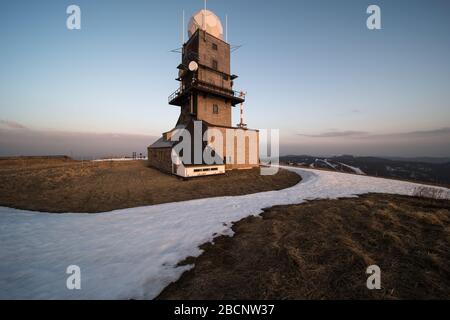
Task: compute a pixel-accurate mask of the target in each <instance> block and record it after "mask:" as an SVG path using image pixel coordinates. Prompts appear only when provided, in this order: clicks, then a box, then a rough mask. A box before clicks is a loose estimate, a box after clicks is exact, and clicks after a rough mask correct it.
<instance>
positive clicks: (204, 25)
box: [203, 0, 207, 30]
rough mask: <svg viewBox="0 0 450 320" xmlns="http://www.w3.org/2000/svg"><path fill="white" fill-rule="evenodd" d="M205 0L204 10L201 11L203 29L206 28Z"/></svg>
mask: <svg viewBox="0 0 450 320" xmlns="http://www.w3.org/2000/svg"><path fill="white" fill-rule="evenodd" d="M206 1H207V0H205V10H204V11H203V30H206Z"/></svg>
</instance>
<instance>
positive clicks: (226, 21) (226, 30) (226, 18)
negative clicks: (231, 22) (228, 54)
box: [225, 14, 228, 42]
mask: <svg viewBox="0 0 450 320" xmlns="http://www.w3.org/2000/svg"><path fill="white" fill-rule="evenodd" d="M225 42H228V15H227V14H226V15H225Z"/></svg>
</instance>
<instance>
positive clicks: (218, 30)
mask: <svg viewBox="0 0 450 320" xmlns="http://www.w3.org/2000/svg"><path fill="white" fill-rule="evenodd" d="M197 29H202V30H206V32H208V33H209V34H211V35H213V36H214V37H216V38H219V39H221V40H223V27H222V23H221V22H220V19H219V17H217V16H216V15H215V14H214V12H212V11H209V10H205V9H202V10H200V11H199V12H197V13H196V14H194V15H193V16H192V17H191V20H189V24H188V34H189V37H191V36H192V35H193V34H194V33H195V31H197Z"/></svg>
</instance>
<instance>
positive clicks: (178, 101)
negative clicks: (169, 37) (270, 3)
mask: <svg viewBox="0 0 450 320" xmlns="http://www.w3.org/2000/svg"><path fill="white" fill-rule="evenodd" d="M188 32H189V40H188V41H187V42H186V43H184V44H183V49H182V59H181V64H180V65H179V66H178V69H179V73H178V75H179V76H178V78H177V80H178V81H179V82H180V87H179V89H178V90H177V91H175V92H174V93H173V94H172V95H170V97H169V104H171V105H174V106H179V107H180V117H179V119H178V122H177V125H182V124H187V123H188V122H189V121H191V120H198V121H205V122H206V123H208V124H211V125H217V126H224V127H231V126H232V123H231V116H232V108H233V107H234V106H235V105H237V104H239V103H242V102H243V101H244V98H243V95H242V94H240V93H239V92H236V91H234V90H233V82H234V80H235V79H236V78H237V76H236V75H232V74H231V68H230V54H231V48H230V45H229V44H228V43H226V42H225V41H224V40H223V27H222V24H221V22H220V19H219V18H218V17H217V16H216V15H215V14H214V13H212V12H211V11H209V10H205V9H203V10H200V11H199V12H198V13H196V14H195V15H194V16H193V17H192V18H191V20H190V22H189V25H188Z"/></svg>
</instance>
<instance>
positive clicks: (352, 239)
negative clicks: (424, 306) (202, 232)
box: [159, 194, 450, 299]
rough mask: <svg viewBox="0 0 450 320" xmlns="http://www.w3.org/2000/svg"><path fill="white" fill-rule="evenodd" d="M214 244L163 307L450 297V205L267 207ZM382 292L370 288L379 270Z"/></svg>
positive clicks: (375, 199)
mask: <svg viewBox="0 0 450 320" xmlns="http://www.w3.org/2000/svg"><path fill="white" fill-rule="evenodd" d="M233 230H234V231H235V236H234V237H233V238H230V237H219V238H217V239H216V240H215V244H214V245H213V244H205V245H204V246H203V247H202V248H203V249H204V250H205V252H204V253H203V254H202V255H201V256H200V257H199V258H197V259H193V258H191V259H189V260H188V261H186V262H189V263H193V262H194V263H195V267H194V268H193V269H192V270H190V271H188V272H187V273H185V274H184V275H183V276H182V277H181V279H180V280H179V281H177V282H176V283H174V284H171V285H170V286H169V287H167V288H166V289H165V290H164V291H163V292H162V294H161V295H160V296H159V298H160V299H450V201H448V200H434V199H424V198H417V197H404V196H394V195H379V194H378V195H376V194H372V195H366V196H363V197H360V198H351V199H341V200H320V201H312V202H309V203H305V204H300V205H290V206H278V207H273V208H270V209H267V210H266V211H265V213H264V214H263V215H262V218H260V217H249V218H246V219H243V220H241V221H240V222H238V223H237V224H235V225H234V227H233ZM372 264H377V265H378V266H380V268H381V270H382V275H381V281H382V289H381V290H375V291H371V290H368V289H367V288H366V280H367V277H368V275H366V274H365V271H366V268H367V267H368V266H369V265H372Z"/></svg>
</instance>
